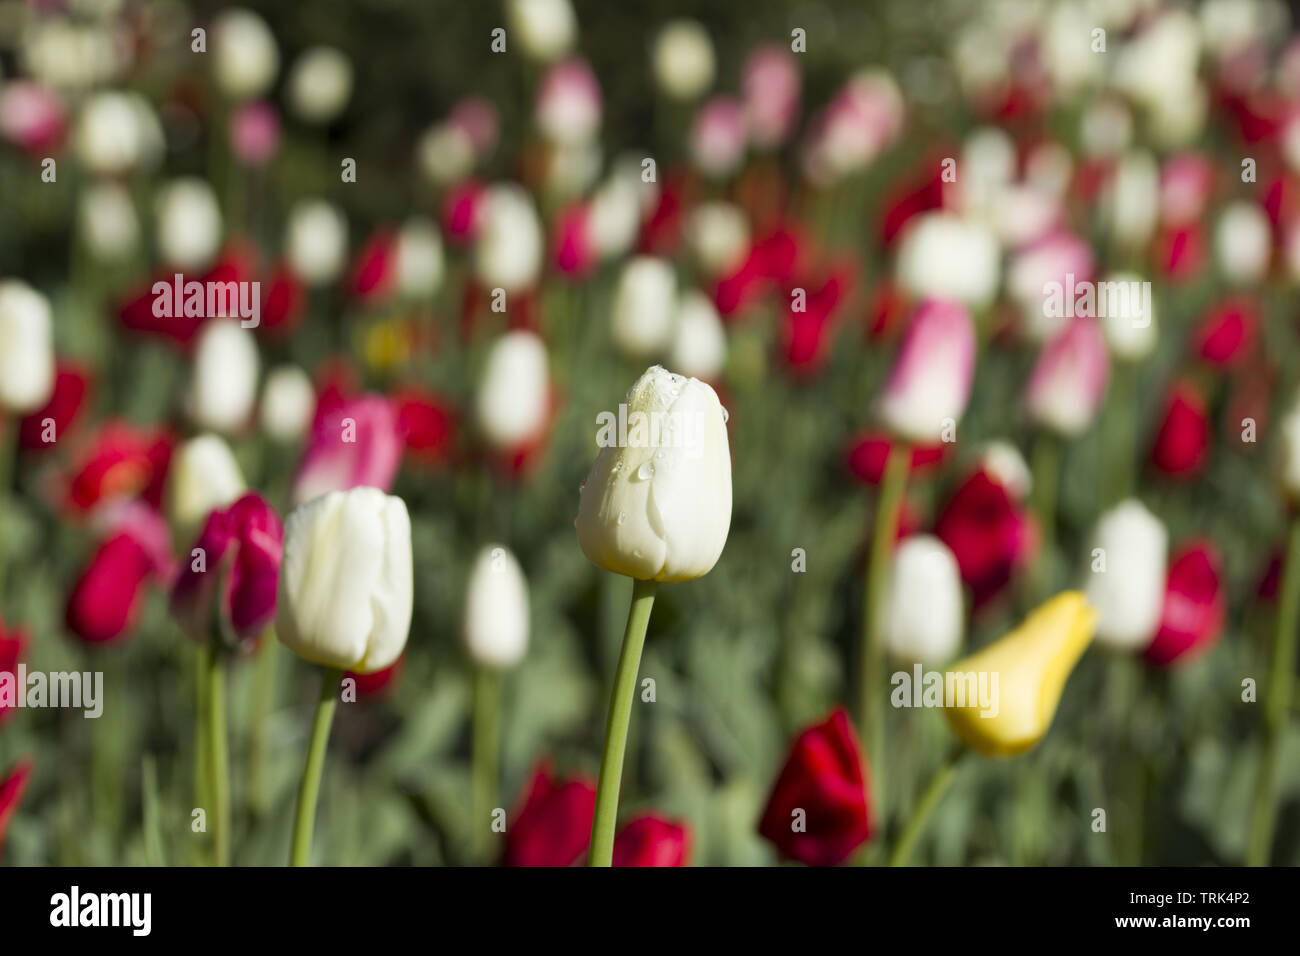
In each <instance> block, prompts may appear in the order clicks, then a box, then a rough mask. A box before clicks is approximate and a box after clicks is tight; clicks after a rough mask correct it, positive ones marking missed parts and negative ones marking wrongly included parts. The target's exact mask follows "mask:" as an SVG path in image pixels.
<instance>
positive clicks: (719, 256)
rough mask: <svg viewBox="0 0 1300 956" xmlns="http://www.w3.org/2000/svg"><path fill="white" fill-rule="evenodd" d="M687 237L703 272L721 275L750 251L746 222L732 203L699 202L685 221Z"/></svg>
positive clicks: (716, 201) (717, 201) (742, 214)
mask: <svg viewBox="0 0 1300 956" xmlns="http://www.w3.org/2000/svg"><path fill="white" fill-rule="evenodd" d="M686 237H687V239H688V241H689V242H690V245H691V249H692V251H693V252H694V253H695V258H696V259H697V260H698V261H699V263H700V268H701V269H703V270H704V272H705V274H707V275H710V276H716V275H721V274H722V273H724V272H727V271H728V270H730V269H732V268H734V267H735V266H736V265H738V264H739V263H740V260H741V259H743V258H744V257H745V253H746V252H747V251H748V250H749V238H750V233H749V221H748V220H747V219H746V218H745V214H744V213H743V212H741V211H740V208H739V207H738V206H736V205H734V204H732V203H729V202H723V201H721V200H715V201H712V202H705V203H701V204H700V205H699V206H697V207H695V210H694V211H693V212H692V213H691V216H690V219H688V220H687V222H686Z"/></svg>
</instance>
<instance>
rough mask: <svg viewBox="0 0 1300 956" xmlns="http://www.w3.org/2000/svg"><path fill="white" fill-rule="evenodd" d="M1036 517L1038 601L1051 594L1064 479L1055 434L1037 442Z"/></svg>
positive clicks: (1034, 466) (1035, 472)
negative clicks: (1058, 496) (1059, 488)
mask: <svg viewBox="0 0 1300 956" xmlns="http://www.w3.org/2000/svg"><path fill="white" fill-rule="evenodd" d="M1032 470H1033V489H1032V492H1031V494H1032V496H1033V502H1034V509H1033V510H1034V517H1035V518H1037V519H1038V535H1039V539H1038V540H1039V545H1038V561H1037V563H1036V566H1035V567H1034V573H1033V585H1034V587H1033V590H1034V595H1033V597H1034V600H1035V601H1037V600H1039V599H1041V598H1043V597H1045V596H1046V595H1047V594H1049V593H1050V592H1051V588H1052V581H1053V578H1054V574H1053V571H1054V569H1055V560H1056V550H1055V549H1056V491H1057V485H1058V484H1059V483H1060V480H1061V445H1060V442H1058V441H1057V440H1056V436H1055V435H1049V434H1047V433H1046V432H1043V433H1041V434H1039V436H1038V439H1037V440H1036V441H1035V442H1034V463H1033V469H1032Z"/></svg>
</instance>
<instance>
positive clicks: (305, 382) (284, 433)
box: [261, 365, 316, 442]
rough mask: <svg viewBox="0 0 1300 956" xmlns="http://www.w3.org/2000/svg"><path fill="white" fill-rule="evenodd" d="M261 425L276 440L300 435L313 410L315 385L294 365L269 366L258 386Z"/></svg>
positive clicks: (307, 423) (294, 438)
mask: <svg viewBox="0 0 1300 956" xmlns="http://www.w3.org/2000/svg"><path fill="white" fill-rule="evenodd" d="M261 412H262V429H263V431H265V432H266V433H267V434H268V435H270V436H271V438H273V439H275V440H276V441H281V442H290V441H295V440H296V439H298V438H301V437H302V435H303V433H304V432H306V431H307V426H308V425H310V424H311V420H312V416H313V415H314V414H315V413H316V389H315V388H314V387H313V386H312V384H311V378H310V377H308V375H307V373H306V372H304V371H303V370H302V369H300V368H299V367H298V366H296V365H279V366H277V367H275V368H273V369H271V371H270V373H269V374H268V375H267V376H266V384H265V385H263V386H262V409H261Z"/></svg>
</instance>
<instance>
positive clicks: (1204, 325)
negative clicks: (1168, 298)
mask: <svg viewBox="0 0 1300 956" xmlns="http://www.w3.org/2000/svg"><path fill="white" fill-rule="evenodd" d="M1258 329H1259V313H1258V312H1257V310H1256V309H1255V307H1254V306H1253V305H1251V304H1250V303H1249V302H1245V301H1242V300H1236V299H1233V300H1229V301H1227V302H1224V303H1222V304H1220V305H1217V306H1215V307H1214V308H1213V309H1211V310H1210V311H1209V312H1208V313H1207V314H1206V315H1205V317H1204V318H1203V319H1201V321H1200V322H1199V323H1198V324H1197V326H1196V330H1195V332H1193V334H1192V351H1193V353H1194V354H1195V355H1196V357H1197V358H1199V359H1201V360H1202V361H1205V362H1208V363H1209V364H1210V365H1213V366H1216V367H1218V368H1226V367H1230V366H1235V365H1238V364H1240V363H1241V362H1242V361H1243V360H1244V359H1245V358H1247V357H1248V356H1249V355H1250V354H1251V353H1253V352H1254V350H1255V339H1256V335H1257V332H1258Z"/></svg>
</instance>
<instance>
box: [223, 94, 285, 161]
mask: <svg viewBox="0 0 1300 956" xmlns="http://www.w3.org/2000/svg"><path fill="white" fill-rule="evenodd" d="M279 148H280V116H279V114H278V113H276V111H275V107H273V106H271V104H269V103H266V102H263V101H261V100H256V101H253V102H251V103H244V104H242V105H240V106H238V107H236V108H235V110H234V112H232V113H231V114H230V149H231V152H232V153H234V155H235V159H236V160H238V161H239V162H240V163H242V164H243V165H245V166H264V165H266V164H267V163H268V162H270V161H271V158H272V157H273V156H275V152H276V150H278V149H279Z"/></svg>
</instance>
